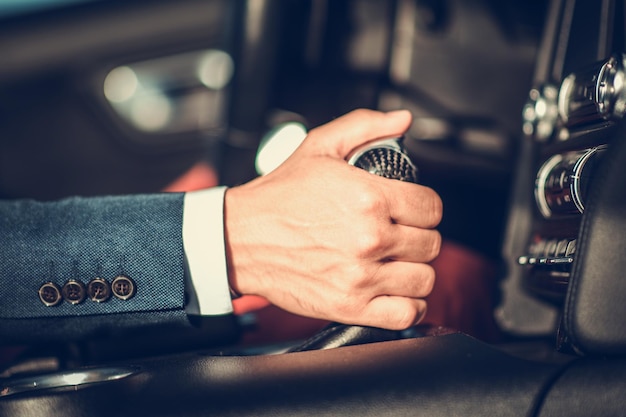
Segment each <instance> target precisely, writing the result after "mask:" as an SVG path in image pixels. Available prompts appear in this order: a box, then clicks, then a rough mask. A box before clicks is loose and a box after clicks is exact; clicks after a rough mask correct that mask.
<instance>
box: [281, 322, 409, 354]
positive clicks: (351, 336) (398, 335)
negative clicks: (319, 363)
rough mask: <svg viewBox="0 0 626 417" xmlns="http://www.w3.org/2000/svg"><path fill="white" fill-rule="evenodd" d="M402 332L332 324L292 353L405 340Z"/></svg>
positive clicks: (295, 348) (294, 348) (293, 349)
mask: <svg viewBox="0 0 626 417" xmlns="http://www.w3.org/2000/svg"><path fill="white" fill-rule="evenodd" d="M403 338H404V337H403V336H402V332H400V331H395V330H387V329H379V328H376V327H366V326H348V325H344V324H339V323H331V324H329V325H328V326H326V327H325V328H323V329H322V330H320V331H319V332H318V333H316V334H315V335H313V336H311V337H310V338H309V339H307V340H305V341H304V342H303V343H301V344H300V345H298V346H295V347H293V348H291V349H289V351H290V352H305V351H309V350H323V349H333V348H338V347H342V346H354V345H362V344H367V343H374V342H386V341H389V340H399V339H403Z"/></svg>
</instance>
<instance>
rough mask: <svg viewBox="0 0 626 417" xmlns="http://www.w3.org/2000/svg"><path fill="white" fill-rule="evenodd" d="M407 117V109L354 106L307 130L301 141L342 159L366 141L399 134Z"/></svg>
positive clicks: (406, 124) (309, 146)
mask: <svg viewBox="0 0 626 417" xmlns="http://www.w3.org/2000/svg"><path fill="white" fill-rule="evenodd" d="M411 120H412V117H411V113H410V112H409V111H408V110H396V111H392V112H388V113H384V112H380V111H375V110H367V109H358V110H354V111H352V112H350V113H348V114H346V115H344V116H341V117H339V118H337V119H335V120H333V121H331V122H329V123H327V124H325V125H322V126H320V127H317V128H315V129H313V130H311V132H309V134H308V135H307V138H306V140H305V141H304V143H303V145H306V147H307V148H308V149H310V151H311V152H314V153H316V154H320V155H327V156H333V157H336V158H340V159H345V158H346V157H347V156H348V155H349V154H350V153H351V152H352V151H353V150H354V149H356V148H358V147H359V146H361V145H363V144H365V143H367V142H371V141H373V140H376V139H383V138H388V137H396V136H401V135H403V134H404V132H406V131H407V129H408V128H409V126H410V125H411Z"/></svg>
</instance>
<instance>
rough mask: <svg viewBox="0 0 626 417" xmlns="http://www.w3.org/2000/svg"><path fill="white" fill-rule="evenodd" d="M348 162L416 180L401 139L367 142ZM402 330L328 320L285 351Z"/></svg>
mask: <svg viewBox="0 0 626 417" xmlns="http://www.w3.org/2000/svg"><path fill="white" fill-rule="evenodd" d="M348 163H349V164H351V165H354V166H355V167H358V168H361V169H364V170H366V171H367V172H370V173H372V174H375V175H379V176H381V177H385V178H390V179H395V180H400V181H407V182H413V183H417V172H418V171H417V167H416V166H415V164H413V162H412V161H411V159H410V158H409V156H408V154H407V152H406V151H405V149H404V147H403V146H402V138H388V139H381V140H377V141H373V142H370V143H368V144H366V145H364V146H362V147H360V148H358V149H357V150H356V151H354V152H353V153H352V154H351V155H350V156H349V157H348ZM405 337H406V335H405V332H404V331H397V330H387V329H379V328H375V327H367V326H356V325H345V324H340V323H331V324H329V325H328V326H326V327H325V328H324V329H322V330H321V331H320V332H319V333H317V334H315V335H314V336H312V337H311V338H309V339H308V340H306V341H305V342H304V343H302V344H300V345H299V346H296V347H293V348H291V349H289V351H288V352H303V351H309V350H323V349H331V348H336V347H341V346H351V345H361V344H366V343H374V342H384V341H389V340H397V339H403V338H405Z"/></svg>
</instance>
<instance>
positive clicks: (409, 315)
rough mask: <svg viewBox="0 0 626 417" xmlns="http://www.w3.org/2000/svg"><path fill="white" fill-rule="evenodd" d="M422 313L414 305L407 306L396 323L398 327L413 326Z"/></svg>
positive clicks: (401, 328) (400, 328)
mask: <svg viewBox="0 0 626 417" xmlns="http://www.w3.org/2000/svg"><path fill="white" fill-rule="evenodd" d="M419 316H420V313H419V311H418V309H417V308H416V307H414V306H411V307H406V308H404V309H403V310H401V311H400V312H399V314H398V317H397V318H396V320H395V322H394V324H395V326H394V327H396V328H397V329H399V330H403V329H407V328H409V327H411V326H412V325H413V324H415V322H416V321H417V320H418V318H419Z"/></svg>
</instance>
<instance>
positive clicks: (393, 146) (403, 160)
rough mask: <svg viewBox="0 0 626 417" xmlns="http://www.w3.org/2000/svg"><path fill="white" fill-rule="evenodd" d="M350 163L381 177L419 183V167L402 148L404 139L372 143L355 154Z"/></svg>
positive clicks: (390, 139)
mask: <svg viewBox="0 0 626 417" xmlns="http://www.w3.org/2000/svg"><path fill="white" fill-rule="evenodd" d="M348 163H349V164H351V165H354V166H355V167H357V168H361V169H364V170H366V171H367V172H370V173H372V174H376V175H379V176H381V177H385V178H391V179H396V180H400V181H407V182H413V183H417V167H416V166H415V164H413V162H412V161H411V159H410V158H409V155H408V154H407V152H406V150H405V149H404V147H403V146H402V138H388V139H381V140H376V141H373V142H370V143H368V144H366V145H364V146H362V147H360V148H358V149H357V150H356V151H355V152H353V153H352V155H350V157H349V158H348Z"/></svg>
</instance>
